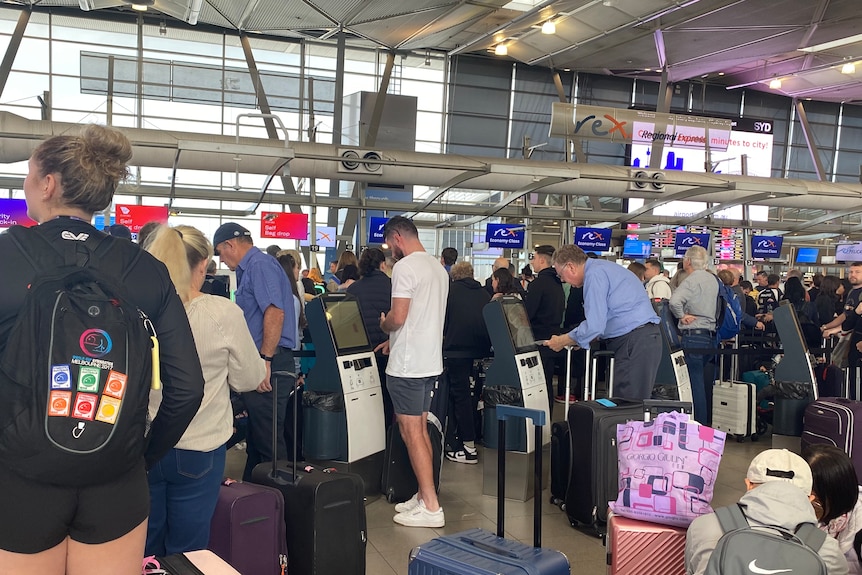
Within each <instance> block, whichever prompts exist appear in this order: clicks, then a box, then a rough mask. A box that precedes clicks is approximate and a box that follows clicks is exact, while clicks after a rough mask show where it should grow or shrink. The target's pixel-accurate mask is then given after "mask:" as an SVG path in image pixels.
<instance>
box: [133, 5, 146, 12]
mask: <svg viewBox="0 0 862 575" xmlns="http://www.w3.org/2000/svg"><path fill="white" fill-rule="evenodd" d="M132 10H137V11H138V12H146V11H147V5H146V4H132Z"/></svg>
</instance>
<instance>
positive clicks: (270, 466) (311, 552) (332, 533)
mask: <svg viewBox="0 0 862 575" xmlns="http://www.w3.org/2000/svg"><path fill="white" fill-rule="evenodd" d="M288 377H294V374H292V373H288V372H276V373H273V378H272V380H273V388H275V387H276V386H277V385H278V380H279V379H280V378H288ZM273 391H274V390H273ZM293 392H294V393H295V392H296V390H295V389H294V391H293ZM276 405H277V404H276V402H275V393H273V406H272V409H273V420H275V411H276ZM296 409H297V408H296V402H294V410H296ZM295 425H296V417H294V426H295ZM279 431H280V430H278V429H273V437H272V441H273V444H275V441H276V434H277V433H278V432H279ZM295 432H296V429H294V437H296V433H295ZM293 450H294V451H293V453H294V461H293V462H292V463H291V462H288V461H272V462H264V463H261V464H259V465H257V466H256V467H255V468H254V469H253V470H252V480H253V481H254V482H255V483H258V484H260V485H266V486H268V487H274V488H276V489H278V490H279V491H281V494H282V496H283V497H284V519H285V533H286V536H287V553H288V557H289V560H290V561H289V567H288V570H289V571H290V573H292V574H294V575H296V574H300V575H364V574H365V546H366V542H367V531H366V522H365V501H364V493H365V486H364V484H363V481H362V478H361V477H359V476H358V475H356V474H353V473H340V472H337V471H336V470H334V469H332V468H329V469H319V468H316V467H313V466H311V465H308V464H306V463H304V462H303V463H298V462H297V461H295V460H296V457H295V456H296V450H297V446H296V444H294V446H293ZM273 452H274V450H273Z"/></svg>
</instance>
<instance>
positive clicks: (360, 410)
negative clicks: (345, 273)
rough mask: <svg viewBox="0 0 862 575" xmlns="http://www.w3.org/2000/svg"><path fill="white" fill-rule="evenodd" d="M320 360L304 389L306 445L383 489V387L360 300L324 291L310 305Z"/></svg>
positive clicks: (312, 456) (309, 452) (369, 486)
mask: <svg viewBox="0 0 862 575" xmlns="http://www.w3.org/2000/svg"><path fill="white" fill-rule="evenodd" d="M305 314H306V317H307V318H308V328H309V330H310V331H311V337H312V341H314V348H315V355H316V362H315V364H314V367H313V368H312V369H311V371H310V372H309V373H308V375H307V376H306V380H305V389H306V391H305V393H304V394H303V444H302V445H303V451H304V453H305V458H306V459H308V460H310V461H314V462H326V463H330V464H331V465H332V466H333V467H336V468H337V469H340V470H343V471H349V472H351V473H356V474H358V475H360V476H361V477H362V478H363V480H364V481H365V486H366V492H367V493H369V494H370V493H375V492H377V491H378V490H379V486H380V477H381V474H382V473H383V461H384V450H385V448H386V436H385V427H384V416H383V391H382V389H381V386H380V376H379V375H378V372H377V362H376V361H375V359H374V350H373V348H372V347H371V343H370V342H369V339H368V333H367V331H366V330H365V325H364V324H363V322H362V314H361V312H360V309H359V302H358V301H357V300H356V298H354V297H353V296H351V295H348V294H324V295H321V296H320V297H317V298H315V299H313V300H311V301H310V302H308V305H307V306H306V308H305Z"/></svg>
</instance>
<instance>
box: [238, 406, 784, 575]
mask: <svg viewBox="0 0 862 575" xmlns="http://www.w3.org/2000/svg"><path fill="white" fill-rule="evenodd" d="M555 416H557V417H555V419H560V418H561V417H562V409H561V408H560V407H559V406H558V409H557V410H556V412H555ZM769 447H770V438H769V437H768V436H767V437H764V438H761V439H760V441H759V442H755V443H753V442H751V441H749V440H746V441H745V442H744V443H737V442H736V441H733V440H731V441H729V442H728V443H727V445H726V449H725V452H724V457H723V458H722V460H721V467H720V468H719V473H718V479H717V484H716V490H715V496H714V499H713V505H714V506H716V507H720V506H723V505H729V504H731V503H734V502H735V501H736V500H737V499H739V497H740V496H741V495H742V494H743V492H744V484H743V478H744V477H745V472H746V470H747V469H748V463H749V462H750V461H751V459H752V458H753V457H754V456H755V455H756V454H757V453H759V452H760V451H762V450H763V449H767V448H769ZM479 457H480V459H479V464H478V465H466V464H461V463H452V462H449V461H444V462H443V471H442V476H441V486H440V501H441V503H442V505H443V509H444V511H445V513H446V527H444V528H442V529H424V528H410V527H402V526H400V525H396V524H395V523H393V522H392V516H393V515H394V511H393V505H391V504H389V503H387V502H386V500H385V499H384V498H382V497H381V498H379V499H377V500H376V501H373V502H371V503H370V504H368V506H367V508H366V514H367V520H368V548H367V555H366V567H367V568H366V572H367V573H368V574H369V575H406V573H407V562H408V556H409V553H410V550H411V549H412V548H413V547H415V546H416V545H419V544H421V543H425V542H426V541H428V540H430V539H433V538H434V537H437V536H438V535H442V534H448V533H456V532H458V531H463V530H465V529H469V528H472V527H482V528H485V529H488V530H490V531H494V530H495V529H496V517H497V502H496V499H495V498H494V497H490V496H487V495H482V452H481V448H480V456H479ZM243 462H244V453H243V452H242V451H237V450H231V451H230V452H229V453H228V475H229V476H230V474H231V473H233V474H234V475H233V476H234V477H235V476H238V475H241V469H242V463H243ZM549 497H550V495H549V491H548V490H547V489H546V490H545V491H544V492H543V498H542V505H543V515H542V534H543V538H542V545H543V546H544V547H550V548H552V549H558V550H560V551H562V552H563V553H565V554H566V556H567V557H568V558H569V562H570V563H571V568H572V571H571V572H572V574H573V575H596V574H603V573H606V570H607V567H606V564H605V548H604V546H603V544H602V540H601V539H600V538H598V537H596V536H595V535H592V534H590V533H588V532H585V531H581V530H578V529H573V528H572V527H571V526H570V525H569V521H568V519H567V518H566V514H565V513H564V512H562V511H560V509H559V508H557V507H555V506H553V505H551V504H550V503H548V499H549ZM505 531H506V536H507V537H511V538H514V539H518V540H520V541H523V542H524V543H527V544H532V542H533V539H532V537H533V501H532V500H530V501H528V502H521V501H512V500H507V501H506V518H505Z"/></svg>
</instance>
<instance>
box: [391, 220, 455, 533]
mask: <svg viewBox="0 0 862 575" xmlns="http://www.w3.org/2000/svg"><path fill="white" fill-rule="evenodd" d="M383 237H384V238H385V241H386V243H387V244H388V245H389V247H390V248H391V249H392V255H393V256H395V259H396V260H398V261H397V263H396V264H395V266H394V267H393V269H392V307H391V309H390V311H389V313H386V314H382V313H381V314H380V329H382V330H383V331H384V332H385V333H388V334H389V340H388V341H386V342H384V343H382V344H380V346H378V349H382V350H383V353H384V354H385V353H388V354H389V363H388V365H387V366H386V387H387V389H388V390H389V395H390V396H391V397H392V405H393V408H394V410H395V419H396V421H397V422H398V428H399V430H400V431H401V437H402V438H403V439H404V444H405V445H406V446H407V451H408V453H409V454H410V464H411V465H412V466H413V472H414V473H415V474H416V479H417V482H418V483H419V491H418V492H417V493H416V494H415V495H414V496H413V497H412V498H411V499H410V500H408V501H405V502H404V503H399V504H398V505H396V506H395V511H397V512H398V514H397V515H396V516H395V517H394V518H393V520H394V521H395V523H398V524H400V525H406V526H408V527H443V526H444V525H445V519H444V517H443V508H442V507H440V503H439V502H438V501H437V492H436V490H435V489H434V471H433V457H432V450H431V439H430V437H429V436H428V425H427V419H428V410H429V409H430V407H431V394H432V391H433V389H434V383H435V382H436V380H437V377H438V376H439V375H440V374H441V373H442V372H443V322H444V319H445V316H446V298H447V297H448V295H449V275H448V274H447V273H446V270H445V269H444V268H443V267H442V266H441V265H440V264H439V263H438V261H437V258H435V257H434V256H432V255H430V254H428V253H426V252H425V248H424V247H422V243H421V242H420V241H419V232H418V231H417V230H416V226H415V225H414V224H413V222H412V221H410V220H408V219H407V218H405V217H402V216H395V217H393V218H390V219H389V221H388V222H386V225H385V226H384V227H383ZM414 301H415V305H413V302H414ZM375 351H377V350H376V349H375Z"/></svg>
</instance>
